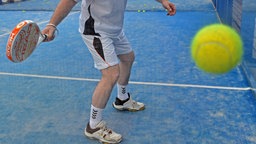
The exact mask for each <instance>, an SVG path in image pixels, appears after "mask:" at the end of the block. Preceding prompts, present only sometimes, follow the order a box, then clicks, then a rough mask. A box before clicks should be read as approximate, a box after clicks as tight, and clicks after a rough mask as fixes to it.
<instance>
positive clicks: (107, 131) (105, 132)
mask: <svg viewBox="0 0 256 144" xmlns="http://www.w3.org/2000/svg"><path fill="white" fill-rule="evenodd" d="M111 134H112V130H111V129H108V128H107V127H106V126H104V127H102V132H101V136H102V137H103V138H105V137H106V136H110V135H111Z"/></svg>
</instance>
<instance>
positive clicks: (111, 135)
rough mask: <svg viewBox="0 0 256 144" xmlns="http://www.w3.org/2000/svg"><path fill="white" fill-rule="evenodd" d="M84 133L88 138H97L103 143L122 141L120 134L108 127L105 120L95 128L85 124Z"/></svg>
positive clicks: (109, 143)
mask: <svg viewBox="0 0 256 144" xmlns="http://www.w3.org/2000/svg"><path fill="white" fill-rule="evenodd" d="M84 134H85V135H86V136H87V137H89V138H90V139H97V140H99V141H100V142H101V143H103V144H117V143H120V142H121V141H122V136H121V135H120V134H118V133H115V132H114V131H112V130H111V129H108V128H107V126H106V122H105V121H101V122H100V123H99V124H98V125H97V126H96V128H95V129H92V128H91V127H90V125H89V123H88V124H87V127H86V129H85V131H84Z"/></svg>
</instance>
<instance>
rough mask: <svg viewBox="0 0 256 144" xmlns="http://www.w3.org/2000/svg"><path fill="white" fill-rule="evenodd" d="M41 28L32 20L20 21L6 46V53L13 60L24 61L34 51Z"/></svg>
mask: <svg viewBox="0 0 256 144" xmlns="http://www.w3.org/2000/svg"><path fill="white" fill-rule="evenodd" d="M39 36H40V29H39V27H38V25H37V24H36V23H34V22H33V21H30V20H25V21H22V22H20V23H19V24H18V25H17V26H16V27H15V28H14V29H13V31H12V32H11V34H10V37H9V39H8V42H7V46H6V55H7V57H8V59H10V60H11V61H13V62H22V61H24V60H25V59H26V58H27V57H29V56H30V54H31V53H32V52H33V51H34V49H35V48H36V46H37V42H38V39H39Z"/></svg>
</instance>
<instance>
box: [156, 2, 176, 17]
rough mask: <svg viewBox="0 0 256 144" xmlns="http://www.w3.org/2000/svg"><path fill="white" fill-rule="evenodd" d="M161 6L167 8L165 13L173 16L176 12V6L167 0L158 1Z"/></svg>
mask: <svg viewBox="0 0 256 144" xmlns="http://www.w3.org/2000/svg"><path fill="white" fill-rule="evenodd" d="M160 2H161V3H162V5H163V7H164V8H165V9H166V10H167V15H170V16H173V15H175V14H176V7H175V5H174V4H173V3H171V2H170V1H169V0H161V1H160Z"/></svg>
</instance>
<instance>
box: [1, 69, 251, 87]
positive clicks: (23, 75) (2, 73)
mask: <svg viewBox="0 0 256 144" xmlns="http://www.w3.org/2000/svg"><path fill="white" fill-rule="evenodd" d="M0 75H6V76H18V77H32V78H43V79H59V80H73V81H90V82H98V81H99V79H89V78H76V77H64V76H49V75H36V74H21V73H7V72H0ZM129 83H130V84H136V85H152V86H167V87H183V88H202V89H219V90H237V91H248V90H255V89H253V88H251V87H224V86H207V85H192V84H172V83H157V82H135V81H130V82H129Z"/></svg>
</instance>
